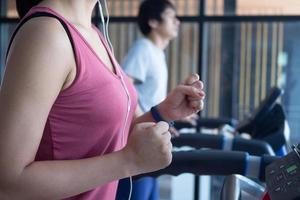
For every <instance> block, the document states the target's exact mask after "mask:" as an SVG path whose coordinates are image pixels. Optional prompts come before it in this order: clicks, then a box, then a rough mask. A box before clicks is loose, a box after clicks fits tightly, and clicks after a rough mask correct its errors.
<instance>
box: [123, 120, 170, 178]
mask: <svg viewBox="0 0 300 200" xmlns="http://www.w3.org/2000/svg"><path fill="white" fill-rule="evenodd" d="M171 151H172V143H171V134H170V132H169V124H168V123H166V122H158V123H157V124H155V123H153V122H147V123H139V124H136V125H135V126H134V128H133V130H132V131H131V133H130V136H129V138H128V143H127V145H126V147H125V148H124V149H123V152H124V153H125V155H126V158H127V159H126V160H127V161H128V162H130V163H131V164H132V168H133V169H134V170H133V173H131V175H136V174H141V173H147V172H152V171H156V170H159V169H162V168H165V167H167V166H168V165H169V164H170V163H171V160H172V154H171Z"/></svg>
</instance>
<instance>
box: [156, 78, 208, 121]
mask: <svg viewBox="0 0 300 200" xmlns="http://www.w3.org/2000/svg"><path fill="white" fill-rule="evenodd" d="M202 89H203V83H202V82H201V81H200V80H199V76H198V75H197V74H193V75H190V76H189V77H188V78H187V79H186V80H185V82H184V84H180V85H178V86H177V87H176V88H175V89H174V90H173V91H171V92H170V93H169V95H168V96H167V98H166V99H165V100H164V101H163V102H161V103H160V104H159V105H158V110H159V113H160V114H161V115H162V116H163V118H164V119H166V120H170V121H174V120H180V119H183V118H185V117H187V116H190V115H192V114H194V113H197V112H199V111H200V110H202V109H203V100H204V97H205V93H204V91H203V90H202Z"/></svg>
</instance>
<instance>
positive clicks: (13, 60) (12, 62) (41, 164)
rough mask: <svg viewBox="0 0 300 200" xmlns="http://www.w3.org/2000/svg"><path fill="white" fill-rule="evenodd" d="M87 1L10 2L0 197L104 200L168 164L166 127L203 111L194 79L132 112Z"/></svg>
mask: <svg viewBox="0 0 300 200" xmlns="http://www.w3.org/2000/svg"><path fill="white" fill-rule="evenodd" d="M96 3H97V0H64V1H58V0H44V1H39V0H35V1H34V0H32V1H24V0H17V8H18V12H19V14H20V16H21V17H22V20H21V22H20V24H19V25H18V27H17V29H16V31H15V33H14V34H13V37H12V39H11V43H10V45H9V49H8V53H7V62H6V71H5V77H4V80H3V83H2V85H1V90H0V110H1V112H0V177H1V179H0V199H76V200H77V199H81V200H98V199H101V200H113V199H115V193H116V188H117V182H118V180H119V179H121V178H125V177H130V176H134V175H137V174H141V173H147V172H151V171H155V170H158V169H161V168H164V167H166V166H167V165H169V164H170V162H171V157H172V154H171V148H172V145H171V143H170V133H169V131H168V129H169V124H168V123H166V122H160V121H171V120H177V119H180V118H183V117H186V116H188V115H190V114H192V113H196V112H198V111H199V110H201V109H202V108H203V99H204V96H205V94H204V92H203V91H202V87H203V85H202V83H201V82H200V81H199V77H198V76H197V75H191V76H189V77H188V78H187V79H186V81H185V82H184V83H183V84H181V85H179V86H178V87H177V88H176V89H175V90H173V91H172V92H171V93H170V94H169V95H168V97H167V98H166V99H165V100H164V101H163V102H161V103H160V104H159V105H157V106H156V107H154V108H153V109H151V112H148V113H145V114H144V115H142V116H140V117H135V108H136V104H137V96H136V93H135V90H134V87H133V85H132V84H131V82H130V81H129V79H128V78H127V77H126V75H125V74H124V72H123V71H122V70H121V68H120V66H119V64H118V63H117V61H116V60H115V58H114V56H113V54H112V52H111V51H110V48H109V47H108V45H107V43H106V40H105V39H104V38H103V37H102V35H101V33H100V32H99V31H98V30H97V29H96V28H95V27H94V26H93V25H92V24H91V16H92V11H93V8H94V7H95V5H96Z"/></svg>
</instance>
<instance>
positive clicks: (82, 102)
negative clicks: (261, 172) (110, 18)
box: [27, 6, 137, 200]
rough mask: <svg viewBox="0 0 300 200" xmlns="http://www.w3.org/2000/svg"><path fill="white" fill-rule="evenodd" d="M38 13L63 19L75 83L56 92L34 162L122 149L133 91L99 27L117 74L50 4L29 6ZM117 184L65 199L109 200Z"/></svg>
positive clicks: (134, 102)
mask: <svg viewBox="0 0 300 200" xmlns="http://www.w3.org/2000/svg"><path fill="white" fill-rule="evenodd" d="M36 12H47V13H51V14H53V15H55V16H57V17H59V18H60V19H62V20H63V21H64V22H65V23H66V25H67V28H68V30H69V32H70V35H71V39H72V41H73V45H74V53H75V58H76V61H77V72H76V78H75V80H74V82H73V83H72V85H71V86H70V87H69V88H67V89H65V90H63V91H61V92H60V93H59V95H58V97H57V99H56V101H55V103H54V105H53V107H52V109H51V111H50V113H49V116H48V120H47V123H46V126H45V129H44V133H43V137H42V140H41V143H40V146H39V149H38V152H37V155H36V160H73V159H82V158H90V157H94V156H101V155H104V154H108V153H111V152H114V151H117V150H119V149H121V148H122V130H123V128H125V135H124V139H125V143H126V141H127V137H128V132H129V128H130V124H131V122H132V119H133V115H134V111H135V108H136V105H137V95H136V92H135V89H134V86H133V85H132V84H131V82H130V81H129V79H128V78H127V77H126V75H125V73H124V72H123V71H122V69H121V67H120V66H119V64H118V63H117V61H116V60H115V58H114V56H113V55H112V53H111V51H110V50H109V48H108V46H107V44H106V42H104V39H103V37H102V35H101V34H100V31H99V32H98V33H99V37H100V38H101V41H102V43H103V44H104V45H105V47H106V50H107V52H108V53H109V56H110V58H111V60H112V62H113V65H114V67H115V71H116V73H113V72H111V71H110V70H109V69H108V68H107V67H106V66H105V65H104V63H103V62H102V60H101V59H100V58H99V57H98V56H97V54H96V53H95V52H94V51H93V49H92V48H91V47H90V45H89V44H88V43H87V41H86V40H85V39H84V38H83V36H82V35H81V34H80V32H79V31H78V30H77V29H76V28H75V27H74V26H73V25H72V24H71V23H70V22H68V21H67V20H66V19H64V18H63V17H62V16H61V15H59V14H58V13H56V12H55V11H53V10H51V9H50V8H47V7H39V6H37V7H34V8H32V9H31V10H30V12H29V13H28V14H27V16H28V15H31V14H33V13H36ZM121 76H123V77H124V82H125V85H126V86H127V88H128V90H129V93H130V96H131V111H130V112H129V117H128V121H127V124H125V118H126V114H127V106H128V98H127V94H126V91H125V89H124V86H123V85H122V82H121ZM99 173H101V172H99ZM78 176H80V174H78ZM117 184H118V182H117V181H114V182H111V183H108V184H106V185H102V186H100V187H97V188H95V189H93V190H91V191H89V192H85V193H82V194H80V195H77V196H75V197H71V198H68V199H72V200H79V199H80V200H113V199H115V195H116V189H117ZM66 187H68V186H66Z"/></svg>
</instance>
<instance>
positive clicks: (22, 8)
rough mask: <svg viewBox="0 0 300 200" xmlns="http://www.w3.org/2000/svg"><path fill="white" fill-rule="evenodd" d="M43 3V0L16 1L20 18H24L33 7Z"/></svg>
mask: <svg viewBox="0 0 300 200" xmlns="http://www.w3.org/2000/svg"><path fill="white" fill-rule="evenodd" d="M41 1H42V0H25V1H24V0H16V5H17V11H18V13H19V17H20V18H23V17H24V16H25V15H26V13H27V12H28V11H29V10H30V9H31V8H32V7H33V6H35V5H37V4H38V3H40V2H41Z"/></svg>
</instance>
